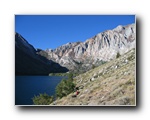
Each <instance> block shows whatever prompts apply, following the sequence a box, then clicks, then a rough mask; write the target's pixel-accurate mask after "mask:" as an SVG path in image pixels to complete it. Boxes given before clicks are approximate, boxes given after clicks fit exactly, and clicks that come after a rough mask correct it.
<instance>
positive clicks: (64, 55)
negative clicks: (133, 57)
mask: <svg viewBox="0 0 150 120" xmlns="http://www.w3.org/2000/svg"><path fill="white" fill-rule="evenodd" d="M135 27H136V26H135V24H130V25H127V26H121V25H119V26H118V27H116V28H115V29H113V30H107V31H104V32H101V33H98V34H97V35H95V36H94V37H92V38H89V39H87V40H86V41H85V42H75V43H67V44H65V45H62V46H60V47H58V48H56V49H54V50H51V49H47V50H46V52H47V53H48V57H47V58H48V59H51V60H53V61H55V62H57V63H59V64H60V65H62V66H65V67H67V68H68V69H69V70H77V69H78V70H79V69H80V70H83V71H87V70H89V69H90V68H91V67H92V65H96V66H98V65H100V64H101V62H103V61H105V62H106V61H110V60H112V59H114V58H116V55H117V53H119V54H120V55H122V54H124V53H126V52H128V51H129V50H131V49H132V48H135V46H136V29H135Z"/></svg>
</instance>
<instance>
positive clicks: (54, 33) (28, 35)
mask: <svg viewBox="0 0 150 120" xmlns="http://www.w3.org/2000/svg"><path fill="white" fill-rule="evenodd" d="M132 23H135V16H134V15H15V32H18V33H19V34H21V35H22V36H23V37H24V38H25V39H26V40H27V41H28V42H29V43H30V44H32V45H33V46H34V47H35V48H41V49H43V50H45V49H47V48H48V49H49V48H51V49H55V48H57V47H59V46H61V45H63V44H66V43H68V42H77V41H85V40H86V39H88V38H91V37H93V36H94V35H96V34H97V33H100V32H103V31H105V30H109V29H113V28H115V27H117V26H118V25H128V24H132Z"/></svg>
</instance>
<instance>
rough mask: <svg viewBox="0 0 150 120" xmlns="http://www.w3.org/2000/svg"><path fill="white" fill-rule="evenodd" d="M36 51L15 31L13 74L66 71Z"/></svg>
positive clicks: (43, 73)
mask: <svg viewBox="0 0 150 120" xmlns="http://www.w3.org/2000/svg"><path fill="white" fill-rule="evenodd" d="M38 52H39V51H37V50H36V49H35V48H34V47H33V46H32V45H31V44H29V43H28V42H27V40H25V39H24V38H23V37H22V36H21V35H20V34H18V33H15V75H48V74H49V73H51V72H53V73H57V72H67V71H68V69H67V68H65V67H62V66H60V65H59V64H58V63H56V62H53V61H52V60H48V59H47V58H46V57H44V56H41V55H39V54H38Z"/></svg>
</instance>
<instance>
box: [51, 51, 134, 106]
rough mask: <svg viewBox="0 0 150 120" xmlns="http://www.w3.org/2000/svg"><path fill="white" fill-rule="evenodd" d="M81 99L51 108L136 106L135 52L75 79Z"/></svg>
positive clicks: (69, 98) (61, 101) (66, 100)
mask: <svg viewBox="0 0 150 120" xmlns="http://www.w3.org/2000/svg"><path fill="white" fill-rule="evenodd" d="M74 82H75V83H76V86H78V87H79V91H80V93H79V95H78V96H77V97H74V98H73V97H72V95H73V94H74V93H71V94H69V95H68V96H66V97H63V98H62V99H58V100H56V101H55V102H54V103H52V104H51V105H135V104H136V100H135V92H136V91H135V83H136V82H135V49H132V50H130V51H129V52H127V53H126V54H124V55H122V56H120V57H119V58H117V59H114V60H111V61H110V62H107V63H105V64H103V65H101V66H99V67H97V68H95V69H92V70H90V71H88V72H86V73H84V74H81V75H79V76H77V77H75V78H74Z"/></svg>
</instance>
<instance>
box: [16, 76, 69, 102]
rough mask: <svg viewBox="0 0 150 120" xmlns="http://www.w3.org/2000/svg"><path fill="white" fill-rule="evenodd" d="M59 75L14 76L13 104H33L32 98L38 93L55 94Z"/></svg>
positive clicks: (60, 78)
mask: <svg viewBox="0 0 150 120" xmlns="http://www.w3.org/2000/svg"><path fill="white" fill-rule="evenodd" d="M63 78H66V77H61V76H16V78H15V105H33V102H32V98H33V97H34V95H39V93H47V94H48V95H54V94H55V88H56V86H57V85H58V83H59V82H60V81H61V80H62V79H63Z"/></svg>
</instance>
